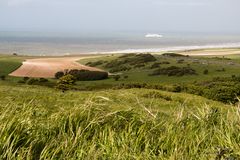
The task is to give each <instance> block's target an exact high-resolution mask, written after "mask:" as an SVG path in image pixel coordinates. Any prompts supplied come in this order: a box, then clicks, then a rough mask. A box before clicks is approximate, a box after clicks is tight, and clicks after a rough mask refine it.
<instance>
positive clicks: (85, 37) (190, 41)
mask: <svg viewBox="0 0 240 160" xmlns="http://www.w3.org/2000/svg"><path fill="white" fill-rule="evenodd" d="M148 35H159V36H155V37H154V36H153V37H151V36H148ZM204 48H240V34H234V33H230V34H229V33H228V34H222V33H189V32H185V33H184V32H174V33H173V32H147V31H144V32H129V31H128V32H99V33H93V32H84V33H83V32H82V33H78V32H76V33H73V32H71V33H70V32H69V33H67V32H29V31H0V53H1V54H13V53H17V54H19V55H36V56H57V55H78V54H103V53H145V52H162V51H176V50H192V49H204Z"/></svg>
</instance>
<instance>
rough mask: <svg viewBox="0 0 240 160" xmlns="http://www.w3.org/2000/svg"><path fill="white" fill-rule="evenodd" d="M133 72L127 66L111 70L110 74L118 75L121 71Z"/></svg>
mask: <svg viewBox="0 0 240 160" xmlns="http://www.w3.org/2000/svg"><path fill="white" fill-rule="evenodd" d="M129 70H131V67H127V66H118V67H115V68H112V69H110V70H109V72H110V73H116V72H121V71H129Z"/></svg>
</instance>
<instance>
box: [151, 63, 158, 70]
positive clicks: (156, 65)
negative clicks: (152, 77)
mask: <svg viewBox="0 0 240 160" xmlns="http://www.w3.org/2000/svg"><path fill="white" fill-rule="evenodd" d="M159 67H160V63H159V62H157V63H153V64H152V65H151V67H150V69H154V68H159Z"/></svg>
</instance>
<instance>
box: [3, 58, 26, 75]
mask: <svg viewBox="0 0 240 160" xmlns="http://www.w3.org/2000/svg"><path fill="white" fill-rule="evenodd" d="M22 61H23V57H22V58H21V57H17V56H8V55H0V75H5V76H6V75H8V74H9V73H11V72H13V71H14V70H16V69H17V68H19V67H20V66H21V65H22Z"/></svg>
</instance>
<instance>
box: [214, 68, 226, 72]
mask: <svg viewBox="0 0 240 160" xmlns="http://www.w3.org/2000/svg"><path fill="white" fill-rule="evenodd" d="M216 71H217V72H225V68H221V69H217V70H216Z"/></svg>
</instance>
